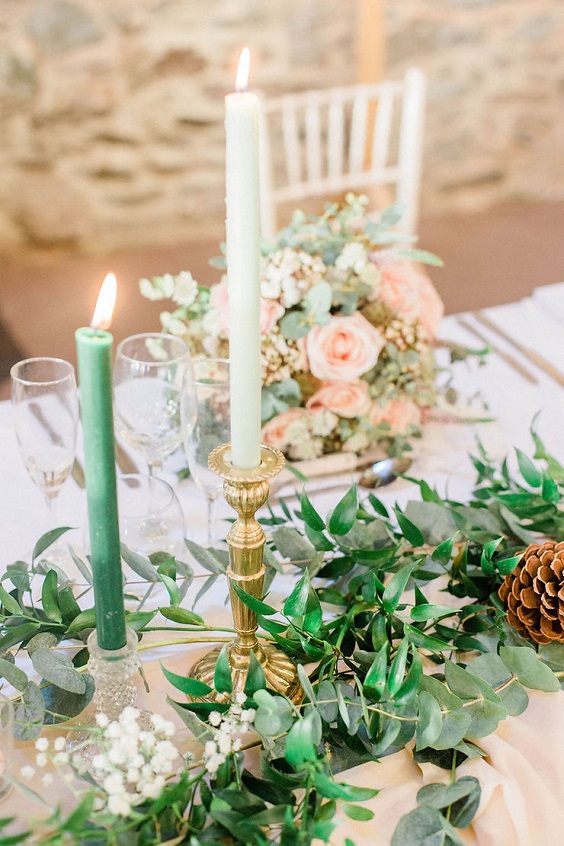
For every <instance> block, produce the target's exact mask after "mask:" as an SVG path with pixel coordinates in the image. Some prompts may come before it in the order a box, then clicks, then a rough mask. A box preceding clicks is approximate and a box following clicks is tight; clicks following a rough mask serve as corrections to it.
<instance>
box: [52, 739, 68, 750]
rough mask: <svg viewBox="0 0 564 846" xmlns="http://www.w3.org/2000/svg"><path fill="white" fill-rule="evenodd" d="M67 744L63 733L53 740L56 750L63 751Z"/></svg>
mask: <svg viewBox="0 0 564 846" xmlns="http://www.w3.org/2000/svg"><path fill="white" fill-rule="evenodd" d="M66 745H67V741H66V738H64V737H63V736H62V735H59V737H56V738H55V740H54V741H53V748H54V749H55V752H62V751H63V749H65V747H66Z"/></svg>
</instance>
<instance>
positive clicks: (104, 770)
mask: <svg viewBox="0 0 564 846" xmlns="http://www.w3.org/2000/svg"><path fill="white" fill-rule="evenodd" d="M533 436H534V438H535V444H536V453H535V457H534V459H531V458H529V457H528V456H527V455H525V454H524V453H522V452H519V451H517V453H516V464H515V462H514V461H512V462H509V461H507V460H505V461H503V462H502V464H501V465H500V466H499V467H498V466H497V465H495V464H494V463H492V461H491V460H490V459H489V457H488V456H487V454H486V453H485V451H484V450H483V449H482V448H481V447H479V449H478V452H477V454H476V455H475V456H474V458H473V462H474V466H475V468H476V471H477V480H476V484H475V488H474V491H473V494H472V496H471V498H470V500H469V502H467V503H463V502H458V501H454V500H450V499H448V498H443V497H441V496H440V495H439V493H438V492H437V491H436V490H434V489H432V488H431V487H430V486H429V485H428V484H427V483H426V482H424V481H422V480H419V481H418V480H412V481H413V482H414V483H415V486H416V487H415V489H416V490H418V492H419V498H417V499H414V500H412V501H411V502H409V503H408V504H407V506H406V507H405V508H403V509H400V508H399V507H398V506H394V507H387V506H386V505H385V504H384V502H383V501H382V500H381V499H379V498H378V497H376V496H375V495H373V494H369V495H368V496H367V497H366V498H364V499H362V500H359V497H358V492H357V489H356V487H354V486H353V487H352V488H351V489H350V490H349V491H348V492H347V493H346V494H345V495H344V496H343V497H342V499H341V500H340V501H339V502H338V503H337V504H336V506H335V508H334V509H333V510H332V511H331V513H330V514H329V515H328V516H327V517H326V518H323V517H322V516H321V515H320V514H319V513H318V511H317V510H316V509H315V507H314V505H313V504H312V502H311V500H310V499H309V498H308V496H307V493H306V492H305V491H304V492H303V493H302V495H301V500H300V503H299V507H297V508H290V507H289V504H287V503H286V502H284V501H282V502H281V511H280V512H279V513H275V512H273V511H270V513H268V514H267V516H265V517H264V518H263V519H262V522H263V524H264V525H265V527H266V528H267V531H268V546H267V549H266V555H265V559H266V563H267V565H268V567H269V573H270V575H271V576H273V575H275V574H276V573H278V572H280V571H282V572H288V573H289V574H295V581H294V583H293V587H292V589H291V590H289V591H287V593H286V598H285V599H284V601H283V602H282V604H281V605H279V604H278V603H277V602H276V601H275V600H273V599H269V598H268V597H263V598H261V599H260V600H259V599H255V598H253V597H251V596H250V595H247V594H245V593H244V592H241V598H242V599H243V600H244V601H245V602H246V603H247V604H248V606H249V607H250V608H251V609H252V610H253V611H255V612H256V613H257V615H258V620H259V624H260V628H261V633H262V636H263V637H265V638H266V639H270V640H271V641H273V642H276V643H277V644H278V646H279V647H280V648H282V649H283V650H285V651H286V652H287V653H288V654H289V655H290V656H292V657H293V658H294V659H295V660H296V662H297V664H298V667H299V672H300V678H301V681H302V685H303V688H304V691H305V699H304V702H303V703H302V704H301V705H300V706H295V705H293V704H292V703H291V702H289V701H288V700H287V699H285V698H284V697H282V696H279V695H276V694H274V693H273V692H271V691H269V690H267V689H266V685H265V679H264V675H263V673H262V670H261V668H260V666H259V664H258V663H257V662H255V663H254V664H252V665H251V669H250V672H249V674H248V677H247V683H246V686H245V691H244V694H243V696H241V697H238V696H234V695H233V694H232V690H231V677H230V671H229V665H228V661H227V657H226V653H225V650H222V652H221V653H220V658H219V660H218V662H217V667H216V672H215V676H214V682H213V685H214V688H215V692H216V693H217V694H219V695H220V697H219V699H218V700H217V701H205V697H207V696H208V695H209V694H211V693H213V690H212V688H211V687H209V686H208V685H206V684H204V683H202V682H201V681H197V680H195V679H191V678H186V677H185V676H182V675H179V674H176V673H174V672H172V670H171V669H170V667H166V666H165V667H164V668H163V671H164V674H165V676H166V678H167V679H168V681H169V682H171V683H172V685H173V686H174V687H175V688H176V689H177V690H178V692H179V694H181V695H180V696H179V697H178V701H174V700H172V699H167V703H168V705H170V706H171V707H172V708H173V709H174V711H175V712H176V714H177V715H178V716H179V717H180V718H181V719H182V721H183V722H184V723H185V724H186V726H187V727H188V728H189V729H190V731H191V732H192V733H193V734H194V736H195V738H197V740H198V741H199V742H200V744H201V746H200V750H201V751H200V752H199V753H198V754H196V755H195V756H194V757H186V756H183V757H181V758H179V757H178V755H177V752H176V751H175V749H174V748H173V742H172V741H174V740H175V739H176V738H175V737H173V736H172V730H171V728H170V725H169V723H168V722H167V720H166V719H163V718H161V717H158V715H154V716H153V718H152V725H151V728H150V730H148V729H142V728H141V727H140V726H139V714H138V712H137V711H136V709H126V710H125V711H124V713H123V714H122V716H121V717H120V718H119V720H117V721H112V722H111V721H109V720H107V719H105V718H104V715H99V717H98V724H97V726H96V728H95V729H94V732H95V737H96V742H97V743H98V744H99V745H100V754H99V755H98V756H97V758H96V760H95V761H94V762H93V767H92V768H91V770H90V771H89V772H88V773H85V772H84V770H83V769H81V768H80V767H79V765H78V762H77V760H76V758H75V756H74V753H73V752H72V751H69V750H68V749H66V748H65V743H64V739H63V738H62V736H60V737H56V738H55V739H54V740H49V735H46V734H45V733H44V732H43V727H44V726H49V725H52V724H54V723H57V724H58V726H59V728H58V731H59V732H61V731H64V732H65V733H66V732H67V731H72V730H73V728H76V727H80V726H77V725H76V724H75V725H74V726H73V724H69V722H68V718H69V717H78V715H79V714H80V712H81V711H82V710H83V708H84V707H85V706H86V704H87V703H88V701H89V699H90V698H91V696H92V680H91V678H90V677H89V675H88V674H87V673H85V672H84V670H85V665H86V660H87V657H88V656H87V650H86V649H85V647H84V643H85V641H86V637H87V635H88V633H89V632H90V631H91V629H92V626H93V623H94V612H93V609H92V608H88V607H86V608H82V609H81V607H80V606H79V604H78V601H77V599H80V600H81V605H82V606H84V605H85V604H86V602H85V597H86V596H88V590H89V588H88V586H89V585H90V584H91V572H90V567H89V563H88V561H85V560H83V559H81V558H79V557H77V556H75V561H76V565H77V567H78V569H79V571H80V573H81V574H82V578H83V580H84V585H85V586H86V587H85V586H84V585H79V584H72V583H71V582H69V580H68V577H67V576H66V575H65V573H63V572H62V571H57V569H56V568H53V566H52V565H50V564H49V562H48V561H47V560H45V559H44V557H43V553H44V552H45V549H46V548H47V547H48V545H49V543H50V542H52V541H53V540H54V539H55V538H56V536H57V535H60V534H61V533H62V532H63V531H64V530H58V531H56V532H54V533H51V534H50V535H49V536H46V537H44V538H43V539H41V541H40V542H38V544H37V545H36V548H35V550H34V554H33V561H32V564H31V566H29V565H28V564H26V563H25V562H22V561H17V562H15V563H13V564H11V565H9V566H8V567H7V569H6V571H5V573H4V575H3V577H2V583H3V584H2V585H1V586H0V603H1V607H0V648H1V650H2V657H0V675H1V676H2V677H3V678H4V679H5V680H6V681H7V682H9V683H10V684H11V685H12V686H13V687H14V688H15V689H16V691H17V693H16V695H15V696H14V701H15V710H16V727H17V736H18V737H19V738H20V739H24V740H35V741H36V746H37V756H36V766H37V767H38V768H39V769H40V770H42V771H43V772H44V775H43V778H44V779H46V778H47V779H50V778H52V775H53V774H52V773H51V772H50V771H49V769H50V768H51V767H52V766H53V767H55V769H56V771H57V772H62V773H63V777H64V778H65V779H66V783H67V785H68V786H69V787H70V788H71V789H72V791H73V793H74V795H75V797H76V806H75V808H74V810H72V812H71V813H70V814H68V813H66V814H65V813H63V811H62V810H61V808H60V807H59V806H56V807H54V808H52V809H51V810H50V814H49V816H48V817H47V818H45V819H44V820H43V821H38V822H37V823H35V824H34V825H33V827H31V828H29V829H28V830H25V831H22V826H25V824H26V823H25V821H23V820H21V821H19V822H18V824H19V828H16V829H15V831H14V829H13V825H12V824H13V822H14V821H13V820H10V819H3V820H1V821H0V844H4V846H8V844H14V843H19V842H22V843H24V842H25V843H44V844H64V843H81V844H82V843H84V844H86V843H92V844H103V843H108V844H116V846H117V844H119V846H122V844H132V846H145V844H154V843H167V844H187V846H204V844H212V845H213V846H219V844H224V846H225V845H226V846H229V844H231V846H249V844H250V846H275V844H279V845H280V846H309V844H311V843H312V842H313V841H314V840H316V839H317V840H320V841H322V842H328V841H329V839H330V837H331V835H332V832H333V830H334V828H335V826H336V819H337V811H338V810H339V809H340V810H341V811H342V812H344V813H345V815H347V816H348V817H349V818H351V819H353V820H357V821H362V820H370V819H371V818H372V816H373V812H372V811H371V810H370V809H369V808H367V807H366V805H365V804H364V803H365V801H366V800H370V798H371V797H372V796H374V794H375V793H376V792H377V789H376V788H377V785H376V786H372V785H371V786H370V787H354V786H351V785H349V784H347V783H346V775H345V779H344V781H343V782H341V781H340V780H339V781H337V780H336V779H335V778H334V776H335V774H336V773H338V772H339V771H342V770H345V769H347V768H348V767H350V766H352V765H353V764H357V763H360V762H366V761H374V760H378V759H379V758H381V757H383V756H385V755H389V754H390V753H392V752H394V751H396V750H399V749H402V748H404V747H406V745H407V744H409V748H412V749H413V755H414V758H415V760H416V761H418V762H426V761H430V762H432V763H434V764H436V765H438V766H439V767H443V768H445V769H446V770H448V771H449V772H450V783H449V784H431V785H426V786H425V787H424V788H423V789H422V790H420V791H419V794H418V797H417V798H418V805H417V807H416V808H415V810H413V811H411V812H410V813H408V814H406V815H405V816H404V817H403V818H402V819H401V820H400V822H399V824H398V827H397V829H396V832H395V834H394V836H393V839H392V846H424V844H428V843H430V842H437V843H442V844H445V846H461V844H462V839H461V836H460V829H462V828H464V827H466V826H468V825H469V824H470V822H471V820H472V818H473V816H474V814H475V812H476V809H477V806H478V802H479V799H480V785H479V783H478V781H477V780H476V779H475V778H473V777H470V776H466V775H462V776H461V777H458V773H457V768H458V767H459V765H461V764H462V763H463V762H464V761H465V760H467V759H468V758H473V757H477V756H482V755H483V754H484V753H483V751H482V749H481V746H480V739H481V738H483V737H485V736H486V735H488V734H490V733H491V732H493V731H495V729H496V728H497V726H498V724H499V723H500V721H501V720H503V719H504V718H505V717H506V716H507V715H508V714H513V715H518V714H520V713H521V712H522V711H523V710H524V709H525V708H526V707H527V703H528V695H527V691H526V689H527V688H533V689H538V690H543V691H558V690H560V686H561V679H562V678H563V677H564V650H563V648H562V644H561V642H559V640H558V638H556V639H554V640H553V641H552V642H550V643H541V644H540V645H539V644H536V643H534V642H532V641H529V640H525V639H524V638H523V637H522V636H521V634H519V632H518V631H516V629H514V628H513V627H512V626H511V625H509V624H508V620H510V619H511V618H510V617H508V616H506V608H505V605H504V603H503V601H502V599H501V598H500V594H499V593H498V591H499V588H500V586H501V585H502V583H503V581H504V580H505V578H506V577H507V574H510V573H512V572H513V571H514V569H515V568H516V567H518V566H519V565H518V562H519V561H520V559H521V556H522V551H523V549H524V548H525V547H526V546H527V545H528V544H530V543H532V542H534V541H535V540H536V539H537V538H539V537H543V538H552V539H554V540H555V541H560V540H561V539H562V538H564V510H563V509H562V507H561V497H562V493H563V491H564V467H563V466H562V465H561V464H560V463H559V462H558V461H557V460H556V459H554V458H553V457H552V456H551V455H549V454H547V452H546V450H545V449H544V446H543V444H542V443H541V441H540V440H539V438H538V437H537V436H536V435H535V434H534V433H533ZM513 464H515V469H514V470H510V466H512V465H513ZM187 547H188V550H189V551H190V553H191V555H192V556H193V558H194V559H195V560H196V561H197V562H198V563H199V565H200V566H201V568H203V571H204V573H205V574H206V580H205V582H204V584H203V586H202V587H201V588H200V590H199V591H198V592H197V594H196V600H197V598H198V597H199V596H200V595H201V594H202V592H203V591H204V590H206V589H207V588H208V587H209V586H210V584H211V583H213V582H215V581H216V580H217V579H218V578H220V577H222V576H223V574H224V573H225V570H226V564H227V561H226V553H225V552H224V551H222V550H210V549H204V548H202V547H200V546H198V545H197V544H195V543H193V542H192V541H189V540H187ZM123 555H124V564H125V565H126V571H132V572H133V574H134V575H133V579H131V576H130V578H129V580H128V585H127V588H126V594H127V596H128V599H129V602H130V603H131V604H132V608H131V609H130V610H129V611H128V612H127V617H128V624H129V625H130V626H133V627H134V628H136V629H137V630H138V633H139V637H140V638H142V637H144V635H145V634H146V633H149V632H155V631H159V632H160V633H161V635H160V636H161V637H163V634H162V633H163V632H165V631H168V632H169V634H168V635H167V636H168V637H169V638H170V640H169V641H168V643H170V644H180V643H190V642H195V641H202V640H206V641H216V642H217V641H218V640H222V639H225V637H226V636H227V634H228V630H227V629H224V628H217V627H213V626H209V625H208V624H206V622H205V621H204V620H203V619H202V617H200V616H199V615H198V614H197V613H196V612H195V611H193V610H188V609H187V608H185V607H183V604H182V603H183V598H184V596H185V595H186V592H187V591H188V590H189V589H190V588H191V587H193V585H194V573H193V571H192V567H191V565H190V564H189V563H187V562H183V561H180V560H175V559H174V558H171V557H170V556H169V555H168V554H165V553H157V554H154V555H152V556H150V558H148V559H146V558H143V557H141V556H139V555H136V554H133V553H132V552H131V551H129V550H127V549H125V548H124V550H123ZM33 582H39V583H40V586H41V591H40V594H41V600H40V601H38V600H37V591H36V590H33V589H32V583H33ZM158 583H161V587H162V588H163V590H162V593H163V594H164V595H165V596H167V597H168V601H167V602H164V603H162V604H160V605H159V606H158V607H156V608H153V609H152V610H146V605H145V603H146V601H147V600H148V597H149V595H150V594H151V592H152V591H153V589H154V587H155V585H156V584H158ZM140 585H141V587H140ZM501 595H502V596H503V595H504V594H503V591H502V594H501ZM81 597H82V598H81ZM437 597H440V601H437ZM143 606H145V607H143ZM555 625H556V624H555ZM551 632H552V633H556V632H555V629H554V627H552V628H551ZM556 634H557V633H556ZM562 639H564V631H562V630H561V631H560V641H561V640H562ZM166 643H167V641H164V642H163V641H162V640H161V641H159V643H158V645H159V646H163V645H166ZM153 645H154V644H151V643H146V642H145V641H142V643H141V644H140V646H139V648H140V649H141V650H145V649H150V648H152V646H153ZM22 655H23V656H27V657H29V659H30V660H29V661H28V662H22V661H21V660H20V657H21V656H22ZM167 663H168V662H167V661H166V660H165V665H166V664H167ZM29 664H31V669H30V668H29ZM306 666H307V671H306V669H305V667H306ZM32 671H33V672H32ZM34 675H35V678H34V677H33V676H34ZM37 676H38V677H39V679H41V680H42V681H41V682H39V681H38V680H37ZM186 694H187V695H188V696H190V697H192V698H199V699H200V701H193V702H187V701H186ZM164 705H165V703H164V702H163V707H164ZM78 719H80V718H79V717H78ZM52 732H53V729H52V730H51V736H52ZM413 741H414V745H413ZM251 747H256V749H257V750H259V756H258V760H257V757H256V756H255V757H254V758H252V757H251V758H249V757H248V755H247V754H246V752H247V750H248V749H249V748H251ZM69 768H70V769H69ZM30 769H33V768H30V766H29V765H28V766H27V767H26V768H24V770H25V771H24V770H22V772H21V778H22V779H23V778H24V777H25V776H28V777H32V776H33V775H34V773H33V772H30ZM20 782H21V779H20ZM44 783H45V784H47V782H46V781H44ZM19 786H20V789H22V790H23V791H24V792H25V791H27V792H28V794H29V793H30V788H29V787H28V786H26V785H25V784H24V783H23V782H21V783H20V785H19ZM31 793H32V794H33V792H32V791H31ZM33 795H35V794H33ZM36 798H38V797H36ZM41 801H42V802H43V804H45V802H46V799H45V798H42V799H41ZM369 840H370V830H369V827H367V834H366V842H368V841H369ZM349 844H350V841H349Z"/></svg>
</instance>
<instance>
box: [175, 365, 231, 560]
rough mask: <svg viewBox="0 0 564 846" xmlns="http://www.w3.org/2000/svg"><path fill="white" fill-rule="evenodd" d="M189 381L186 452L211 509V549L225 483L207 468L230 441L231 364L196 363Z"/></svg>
mask: <svg viewBox="0 0 564 846" xmlns="http://www.w3.org/2000/svg"><path fill="white" fill-rule="evenodd" d="M192 371H193V372H192V376H191V377H187V379H186V383H185V388H184V394H183V398H182V420H183V430H184V449H185V451H186V457H187V459H188V467H189V468H190V473H191V475H192V477H193V479H194V481H195V482H196V485H197V486H198V487H199V488H200V490H202V491H203V492H204V494H205V495H206V499H207V505H208V524H207V537H208V546H213V545H214V544H215V543H216V540H217V520H216V514H215V511H216V508H215V505H216V502H217V499H218V497H219V495H220V493H221V491H222V488H223V480H222V479H221V478H220V477H219V476H218V475H217V474H216V473H214V472H213V471H212V470H210V469H209V467H208V456H209V454H210V452H211V451H212V450H213V449H215V447H217V446H220V445H221V444H225V443H228V442H229V440H230V420H229V414H230V406H229V362H228V361H226V360H225V359H218V358H206V359H197V360H196V361H194V362H193V365H192Z"/></svg>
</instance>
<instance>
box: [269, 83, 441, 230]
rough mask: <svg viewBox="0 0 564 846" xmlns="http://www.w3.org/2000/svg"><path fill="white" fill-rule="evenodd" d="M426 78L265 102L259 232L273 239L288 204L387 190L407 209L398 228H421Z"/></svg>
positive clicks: (388, 195)
mask: <svg viewBox="0 0 564 846" xmlns="http://www.w3.org/2000/svg"><path fill="white" fill-rule="evenodd" d="M424 102H425V78H424V76H423V74H422V73H421V71H420V70H418V69H417V68H411V69H409V70H408V71H407V72H406V74H405V76H404V77H403V79H402V80H399V81H392V80H387V81H383V82H378V83H373V84H358V85H349V86H341V87H337V88H326V89H320V90H317V91H304V92H300V93H296V94H284V95H282V96H277V97H272V98H263V100H262V111H261V141H260V158H261V227H262V234H263V236H264V237H272V236H273V235H274V233H275V232H276V231H277V227H278V208H279V206H280V205H281V204H283V203H288V202H297V201H300V200H303V199H305V198H308V197H316V196H321V195H325V196H326V197H327V198H328V199H332V198H334V197H335V196H337V195H340V194H342V193H343V192H345V191H349V190H350V191H356V192H360V191H363V190H364V191H368V192H369V191H370V188H371V187H373V186H383V187H384V188H385V189H386V196H387V201H388V202H401V203H403V204H404V205H405V213H404V216H403V218H402V220H401V222H400V224H399V225H398V229H400V230H401V231H402V232H405V233H406V234H414V232H415V229H416V226H417V216H418V204H419V182H420V176H421V152H422V135H423V117H424Z"/></svg>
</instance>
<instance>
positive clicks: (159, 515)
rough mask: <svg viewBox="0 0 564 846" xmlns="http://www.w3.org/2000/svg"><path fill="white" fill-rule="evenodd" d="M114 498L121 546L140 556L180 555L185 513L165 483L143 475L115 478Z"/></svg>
mask: <svg viewBox="0 0 564 846" xmlns="http://www.w3.org/2000/svg"><path fill="white" fill-rule="evenodd" d="M117 498H118V512H119V529H120V539H121V541H122V543H124V544H125V545H126V546H128V547H129V548H130V549H131V550H132V551H133V552H138V553H139V554H140V555H145V556H149V555H150V554H151V553H152V552H170V554H171V555H174V556H176V557H180V556H181V555H182V553H183V552H184V551H185V549H186V547H185V545H184V534H185V532H184V514H183V513H182V506H181V505H180V502H179V501H178V497H177V496H176V494H175V492H174V490H173V489H172V487H171V486H170V485H169V484H168V482H165V480H164V479H158V478H156V477H155V476H145V475H143V474H142V473H128V474H126V475H125V476H118V478H117Z"/></svg>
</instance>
